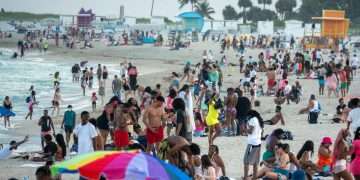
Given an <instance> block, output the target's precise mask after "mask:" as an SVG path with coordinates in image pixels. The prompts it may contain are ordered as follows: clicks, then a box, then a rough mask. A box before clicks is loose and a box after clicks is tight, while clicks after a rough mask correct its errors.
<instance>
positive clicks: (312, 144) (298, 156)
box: [296, 140, 314, 159]
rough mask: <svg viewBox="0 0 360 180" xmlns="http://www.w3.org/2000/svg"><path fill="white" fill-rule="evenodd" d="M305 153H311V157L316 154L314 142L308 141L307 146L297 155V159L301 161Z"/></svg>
mask: <svg viewBox="0 0 360 180" xmlns="http://www.w3.org/2000/svg"><path fill="white" fill-rule="evenodd" d="M305 151H310V152H311V156H312V155H313V154H314V142H313V141H311V140H307V141H306V142H305V144H304V145H303V146H302V148H301V149H300V151H299V152H298V154H297V155H296V158H297V159H301V156H302V155H303V154H304V152H305Z"/></svg>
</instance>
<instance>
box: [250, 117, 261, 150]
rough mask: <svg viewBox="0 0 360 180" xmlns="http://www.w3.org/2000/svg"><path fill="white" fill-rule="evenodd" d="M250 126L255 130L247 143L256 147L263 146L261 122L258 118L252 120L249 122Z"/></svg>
mask: <svg viewBox="0 0 360 180" xmlns="http://www.w3.org/2000/svg"><path fill="white" fill-rule="evenodd" d="M248 126H252V127H253V128H254V129H253V131H252V133H251V134H248V136H247V143H248V144H250V145H254V146H257V145H259V144H261V132H262V129H261V127H260V124H259V120H258V119H257V118H256V117H253V118H251V119H250V120H249V122H248Z"/></svg>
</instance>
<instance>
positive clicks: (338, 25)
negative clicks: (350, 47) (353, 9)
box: [313, 10, 349, 39]
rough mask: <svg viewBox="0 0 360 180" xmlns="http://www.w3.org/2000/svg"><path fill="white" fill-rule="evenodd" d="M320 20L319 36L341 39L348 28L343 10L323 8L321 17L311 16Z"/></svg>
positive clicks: (347, 20)
mask: <svg viewBox="0 0 360 180" xmlns="http://www.w3.org/2000/svg"><path fill="white" fill-rule="evenodd" d="M313 19H315V20H321V21H322V22H321V36H322V37H327V38H334V39H343V38H345V37H346V36H347V34H348V30H349V19H347V18H345V11H341V10H323V12H322V17H313Z"/></svg>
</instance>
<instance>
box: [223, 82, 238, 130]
mask: <svg viewBox="0 0 360 180" xmlns="http://www.w3.org/2000/svg"><path fill="white" fill-rule="evenodd" d="M227 93H228V95H227V97H225V100H224V102H225V106H226V113H225V117H226V127H225V128H227V130H228V135H229V136H231V135H232V134H233V133H234V134H235V129H234V120H235V118H236V105H237V96H236V94H235V90H234V88H229V89H228V90H227Z"/></svg>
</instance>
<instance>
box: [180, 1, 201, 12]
mask: <svg viewBox="0 0 360 180" xmlns="http://www.w3.org/2000/svg"><path fill="white" fill-rule="evenodd" d="M178 1H179V3H180V9H181V8H183V7H184V6H185V5H187V4H191V11H194V7H195V5H196V4H197V3H198V2H199V0H178Z"/></svg>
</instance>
